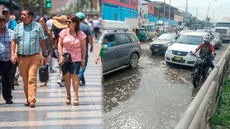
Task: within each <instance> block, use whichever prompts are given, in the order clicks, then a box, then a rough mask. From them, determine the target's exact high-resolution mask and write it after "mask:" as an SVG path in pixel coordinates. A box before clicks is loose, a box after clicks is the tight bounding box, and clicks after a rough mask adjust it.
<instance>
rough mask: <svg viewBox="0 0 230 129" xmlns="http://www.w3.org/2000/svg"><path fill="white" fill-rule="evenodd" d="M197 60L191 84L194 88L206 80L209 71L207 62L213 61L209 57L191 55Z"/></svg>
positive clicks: (211, 57)
mask: <svg viewBox="0 0 230 129" xmlns="http://www.w3.org/2000/svg"><path fill="white" fill-rule="evenodd" d="M191 55H193V56H195V57H196V58H197V61H196V64H195V66H194V69H193V79H192V84H193V86H194V88H196V87H198V86H200V85H201V83H202V82H204V80H205V79H206V77H207V75H208V71H209V68H210V66H209V62H208V60H210V59H212V60H213V59H214V57H213V56H210V55H200V56H197V55H195V54H191Z"/></svg>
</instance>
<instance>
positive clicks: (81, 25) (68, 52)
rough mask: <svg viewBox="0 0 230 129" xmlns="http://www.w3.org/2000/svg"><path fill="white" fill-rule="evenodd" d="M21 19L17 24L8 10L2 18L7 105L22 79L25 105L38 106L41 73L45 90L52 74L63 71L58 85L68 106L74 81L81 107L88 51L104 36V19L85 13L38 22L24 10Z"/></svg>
mask: <svg viewBox="0 0 230 129" xmlns="http://www.w3.org/2000/svg"><path fill="white" fill-rule="evenodd" d="M20 20H21V22H19V23H17V22H16V17H15V16H14V15H12V14H11V12H10V10H9V9H7V8H5V9H4V10H3V11H2V15H0V77H1V82H2V95H3V98H4V99H5V101H6V104H13V101H12V98H13V97H12V90H13V89H14V86H16V85H18V78H19V77H20V76H21V77H22V81H23V86H24V94H25V98H26V101H25V104H24V105H25V106H30V107H35V103H36V91H37V73H39V74H38V75H39V80H40V86H41V87H44V86H46V85H47V82H48V80H49V72H60V79H59V80H58V81H57V83H58V84H59V85H60V86H61V87H65V88H66V104H68V105H69V104H71V91H70V87H71V82H72V86H73V89H74V93H73V98H74V99H73V104H74V105H75V106H77V105H78V104H79V97H78V87H79V86H85V85H86V80H85V77H84V72H85V69H86V66H87V63H88V57H89V54H88V51H90V52H93V50H94V47H93V44H94V39H98V38H99V36H100V28H101V19H100V18H94V20H89V19H88V18H87V17H86V15H85V14H84V13H82V12H77V13H76V14H74V15H69V16H67V15H60V16H54V17H52V18H49V19H47V17H44V16H41V17H39V18H38V19H37V20H34V13H33V12H32V11H30V10H26V9H24V10H22V11H21V19H20ZM94 37H95V38H94ZM53 58H56V59H57V61H58V64H59V69H60V70H59V71H55V70H54V66H53V61H55V60H53ZM17 68H18V70H17ZM9 71H10V72H9ZM17 71H19V72H17Z"/></svg>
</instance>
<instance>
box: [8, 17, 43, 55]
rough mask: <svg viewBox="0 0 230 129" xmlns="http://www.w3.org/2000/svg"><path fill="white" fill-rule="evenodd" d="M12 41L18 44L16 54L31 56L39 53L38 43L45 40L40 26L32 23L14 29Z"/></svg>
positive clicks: (19, 25)
mask: <svg viewBox="0 0 230 129" xmlns="http://www.w3.org/2000/svg"><path fill="white" fill-rule="evenodd" d="M13 40H15V41H16V43H17V44H18V50H17V54H19V55H33V54H36V53H39V52H40V41H41V40H45V36H44V32H43V29H42V26H41V25H40V24H39V23H37V22H35V21H32V22H31V23H30V24H29V25H24V23H20V24H18V25H17V26H16V28H15V29H14V37H13Z"/></svg>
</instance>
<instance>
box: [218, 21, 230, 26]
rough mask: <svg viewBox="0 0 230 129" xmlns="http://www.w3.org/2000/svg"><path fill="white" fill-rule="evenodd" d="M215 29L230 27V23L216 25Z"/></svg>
mask: <svg viewBox="0 0 230 129" xmlns="http://www.w3.org/2000/svg"><path fill="white" fill-rule="evenodd" d="M216 27H230V23H224V22H223V23H221V22H220V23H216Z"/></svg>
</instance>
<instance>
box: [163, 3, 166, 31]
mask: <svg viewBox="0 0 230 129" xmlns="http://www.w3.org/2000/svg"><path fill="white" fill-rule="evenodd" d="M165 18H166V16H165V0H164V20H163V32H165Z"/></svg>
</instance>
